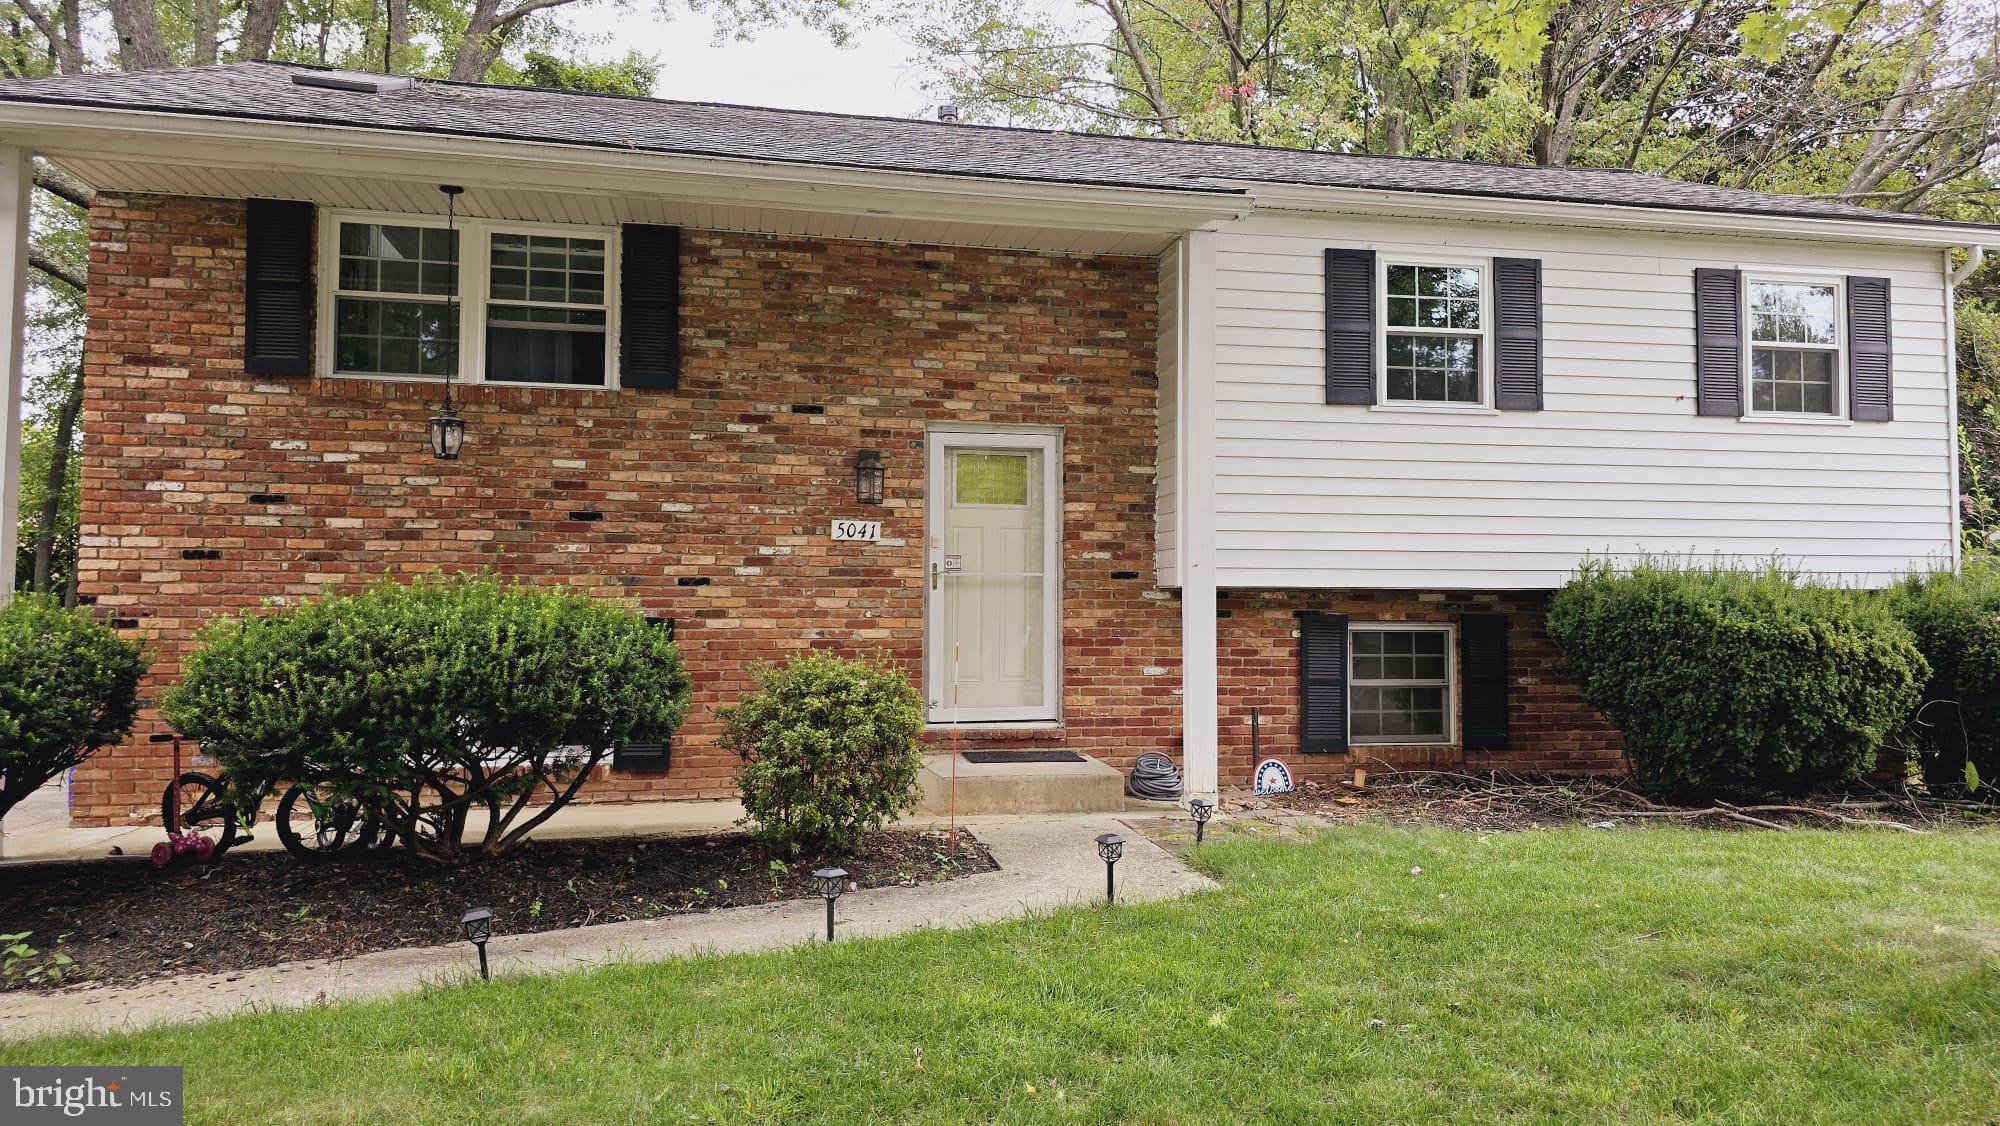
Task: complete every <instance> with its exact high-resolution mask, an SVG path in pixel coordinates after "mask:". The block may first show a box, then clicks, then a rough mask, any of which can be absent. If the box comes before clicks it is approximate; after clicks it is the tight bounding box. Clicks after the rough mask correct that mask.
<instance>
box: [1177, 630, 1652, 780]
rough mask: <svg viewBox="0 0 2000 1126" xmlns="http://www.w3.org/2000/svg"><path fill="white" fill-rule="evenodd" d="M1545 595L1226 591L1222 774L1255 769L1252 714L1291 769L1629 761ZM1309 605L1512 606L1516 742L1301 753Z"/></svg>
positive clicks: (1270, 748) (1220, 672)
mask: <svg viewBox="0 0 2000 1126" xmlns="http://www.w3.org/2000/svg"><path fill="white" fill-rule="evenodd" d="M1547 603H1548V597H1547V595H1545V594H1536V593H1529V594H1511V593H1510V594H1482V593H1475V592H1466V591H1457V592H1446V593H1431V594H1423V593H1415V592H1395V591H1315V592H1296V591H1276V592H1271V591H1260V592H1256V593H1237V592H1228V593H1225V594H1223V596H1222V597H1221V599H1220V607H1219V610H1218V613H1220V614H1221V615H1222V618H1221V620H1220V621H1218V622H1217V623H1216V633H1217V639H1218V641H1217V645H1218V652H1217V654H1216V658H1217V659H1216V665H1217V679H1218V684H1217V692H1216V696H1217V699H1219V700H1220V701H1221V712H1222V714H1221V734H1220V755H1219V759H1220V769H1221V777H1222V784H1223V786H1224V787H1229V786H1247V785H1249V783H1250V773H1251V771H1252V770H1254V769H1255V766H1256V761H1257V760H1256V756H1255V755H1253V753H1252V750H1251V735H1250V731H1251V723H1250V718H1251V716H1250V713H1251V712H1252V711H1253V710H1254V711H1255V712H1256V713H1257V729H1258V743H1259V745H1260V747H1261V753H1262V756H1263V757H1265V758H1276V759H1280V760H1282V761H1283V762H1284V763H1285V764H1286V766H1288V767H1289V768H1290V769H1291V771H1292V777H1293V778H1294V779H1296V780H1300V781H1303V780H1305V779H1308V778H1314V779H1330V778H1345V777H1347V776H1348V774H1349V773H1350V772H1351V771H1352V770H1353V768H1354V767H1356V766H1364V767H1370V768H1373V769H1381V768H1384V767H1389V766H1397V767H1415V768H1428V767H1437V768H1441V769H1452V770H1505V771H1512V772H1516V773H1523V774H1531V773H1549V774H1577V773H1586V772H1596V771H1608V770H1618V769H1622V766H1623V763H1622V760H1621V759H1620V757H1619V753H1618V747H1619V742H1618V732H1617V731H1616V730H1615V729H1614V728H1612V727H1611V725H1610V724H1608V723H1607V722H1605V720H1604V718H1603V717H1602V716H1600V715H1598V714H1597V711H1596V709H1594V708H1592V707H1591V706H1590V705H1589V704H1588V703H1586V702H1584V699H1583V697H1582V695H1581V694H1580V693H1579V692H1578V690H1577V688H1576V686H1575V685H1574V684H1573V683H1571V682H1570V681H1569V680H1568V679H1566V678H1565V677H1564V676H1563V675H1562V672H1561V668H1560V662H1559V658H1558V656H1557V654H1556V649H1555V643H1554V642H1552V641H1550V640H1549V636H1548V633H1547V632H1546V630H1545V628H1544V625H1543V617H1544V612H1545V610H1546V608H1547ZM1302 611H1317V612H1320V613H1328V614H1346V615H1348V616H1349V618H1350V619H1351V620H1352V621H1354V622H1361V621H1410V622H1449V621H1452V620H1454V619H1455V618H1456V617H1457V616H1458V615H1459V614H1469V613H1480V614H1492V613H1504V614H1507V615H1508V616H1509V622H1508V628H1509V637H1508V654H1507V656H1508V676H1509V692H1508V709H1509V716H1508V727H1509V731H1508V734H1509V746H1508V749H1507V750H1505V751H1497V752H1493V753H1490V754H1463V753H1461V752H1460V751H1459V750H1458V748H1456V747H1382V746H1366V747H1364V746H1356V747H1352V748H1350V749H1349V753H1348V754H1344V755H1325V754H1317V755H1305V754H1301V753H1300V752H1299V734H1298V720H1299V640H1298V621H1297V618H1296V615H1297V614H1299V613H1300V612H1302Z"/></svg>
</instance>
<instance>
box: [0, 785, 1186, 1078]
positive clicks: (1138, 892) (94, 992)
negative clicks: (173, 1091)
mask: <svg viewBox="0 0 2000 1126" xmlns="http://www.w3.org/2000/svg"><path fill="white" fill-rule="evenodd" d="M689 804H693V803H689ZM702 804H707V803H702ZM582 808H583V809H585V810H587V809H589V808H590V807H582ZM618 808H624V809H630V808H631V807H618ZM656 808H657V807H656ZM908 824H909V823H906V827H907V826H908ZM960 824H961V825H964V826H965V827H966V828H969V829H971V830H972V832H973V833H974V834H975V835H976V836H977V837H978V838H979V839H980V840H981V841H983V842H985V844H986V845H987V847H988V848H990V849H992V850H993V857H994V859H995V860H997V861H999V863H1000V869H1001V870H1000V871H998V872H989V873H985V874H982V875H977V876H967V877H964V878H961V879H956V880H949V881H946V882H943V883H934V884H922V885H919V886H917V887H907V888H905V887H896V888H880V889H874V890H869V891H860V892H849V893H848V894H847V895H845V896H843V897H842V898H841V900H840V905H839V912H838V923H837V926H836V933H837V934H838V935H839V936H840V937H841V938H842V939H850V938H863V937H868V936H872V935H884V934H894V933H896V932H898V931H906V930H912V929H915V928H918V927H962V926H970V925H973V924H977V923H986V922H993V921H995V920H999V919H1005V918H1010V917H1012V916H1016V915H1023V914H1028V913H1030V912H1038V911H1049V910H1053V909H1055V908H1058V907H1064V906H1068V905H1070V904H1074V903H1083V902H1089V901H1092V900H1095V899H1098V898H1100V897H1102V896H1103V894H1104V864H1103V862H1102V861H1100V860H1099V859H1098V858H1097V851H1096V847H1095V845H1094V844H1093V843H1092V838H1094V837H1095V836H1097V835H1098V834H1099V833H1104V832H1118V833H1122V834H1123V835H1124V836H1125V837H1126V838H1127V841H1128V843H1127V844H1126V846H1125V858H1124V860H1122V861H1121V862H1120V863H1119V865H1118V876H1119V880H1118V884H1119V898H1120V899H1121V900H1147V899H1163V898H1170V897H1173V896H1179V895H1185V894H1187V893H1189V892H1192V891H1198V890H1201V889H1203V888H1208V887H1213V886H1214V885H1213V883H1212V882H1211V881H1210V880H1209V879H1208V878H1207V877H1205V876H1202V875H1199V874H1197V873H1195V872H1192V871H1190V870H1189V869H1188V868H1187V867H1186V866H1184V865H1183V864H1182V863H1181V862H1180V861H1179V860H1178V859H1176V858H1175V857H1174V856H1172V855H1170V854H1169V853H1168V852H1167V851H1166V850H1164V849H1162V848H1160V847H1159V846H1158V845H1156V844H1154V843H1153V842H1152V841H1151V840H1148V839H1147V838H1146V837H1145V836H1144V835H1142V834H1141V833H1140V832H1139V831H1137V830H1135V829H1134V828H1133V827H1132V825H1131V824H1130V823H1128V822H1127V821H1125V820H1123V819H1121V818H1120V817H1118V816H1117V815H1115V814H1075V815H1067V816H1011V817H978V818H964V819H961V821H960ZM538 835H539V834H538ZM499 922H500V923H501V924H502V926H501V929H504V924H505V920H499ZM825 926H826V908H825V905H824V904H823V903H822V902H821V901H819V900H798V901H792V902H787V903H775V904H770V905H760V906H755V907H732V908H728V909H725V910H721V911H714V912H710V913H708V914H705V915H676V916H670V917H668V918H664V919H647V920H640V921H634V922H627V923H609V924H605V925H603V926H595V927H581V928H576V929H572V930H561V931H545V932H542V933H539V934H524V935H506V934H501V935H499V936H498V937H496V938H495V939H494V940H493V942H492V943H491V944H490V945H489V946H488V947H487V953H488V956H489V957H490V958H491V959H492V962H493V969H494V972H495V973H498V974H506V973H559V972H561V971H564V970H571V969H577V968H580V967H586V966H600V965H605V964H608V963H613V962H624V961H636V962H657V961H664V960H668V959H672V958H680V957H686V956H689V955H696V954H705V953H729V952H734V951H743V950H766V949H771V948H774V947H782V946H793V945H799V944H804V943H810V942H814V941H820V940H822V939H823V936H824V934H825ZM477 972H478V971H477V963H476V962H475V960H474V957H473V952H472V948H471V947H469V946H466V945H457V946H448V947H421V948H415V949H408V950H388V951H383V952H381V953H378V954H364V955H361V956H359V957H355V958H348V959H344V960H341V961H335V962H328V961H311V962H290V963H287V964H285V965H280V966H272V967H270V968H268V969H261V970H247V971H243V972H241V973H231V974H202V975H195V976H189V977H181V978H175V979H172V980H166V981H159V982H151V983H147V984H143V985H134V986H126V987H116V986H114V987H105V988H97V989H86V990H78V991H75V992H70V993H57V994H38V993H6V994H0V1040H20V1039H25V1038H28V1037H32V1036H40V1035H45V1034H50V1033H55V1032H63V1031H88V1032H106V1031H114V1030H120V1029H132V1028H141V1027H145V1026H147V1025H154V1024H164V1023H172V1022H179V1021H191V1020H200V1019H205V1018H209V1017H221V1016H228V1015H230V1014H234V1013H241V1012H244V1011H246V1010H251V1009H270V1008H302V1007H307V1006H312V1005H321V1004H328V1003H331V1002H335V1001H350V1000H356V999H360V998H366V997H380V996H385V995H388V994H394V993H402V992H408V991H410V990H414V989H417V988H420V987H421V986H423V985H425V984H426V983H431V982H449V981H463V980H465V979H466V978H467V977H468V976H469V975H473V974H476V973H477Z"/></svg>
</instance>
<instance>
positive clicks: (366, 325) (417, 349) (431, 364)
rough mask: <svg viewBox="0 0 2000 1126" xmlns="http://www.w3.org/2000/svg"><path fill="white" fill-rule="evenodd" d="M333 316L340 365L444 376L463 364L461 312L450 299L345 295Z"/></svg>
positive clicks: (336, 358)
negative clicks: (460, 353) (442, 301)
mask: <svg viewBox="0 0 2000 1126" xmlns="http://www.w3.org/2000/svg"><path fill="white" fill-rule="evenodd" d="M334 322H335V327H334V358H333V366H334V369H335V370H336V371H351V372H361V373H364V374H369V375H416V376H435V377H438V378H442V377H443V376H444V375H445V374H446V373H448V372H453V371H456V370H458V315H457V311H456V310H455V309H453V308H452V307H451V306H450V305H441V304H438V303H437V302H435V301H396V300H384V299H377V298H368V297H341V298H339V299H338V300H337V301H336V302H335V303H334Z"/></svg>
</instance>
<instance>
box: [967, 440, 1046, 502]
mask: <svg viewBox="0 0 2000 1126" xmlns="http://www.w3.org/2000/svg"><path fill="white" fill-rule="evenodd" d="M951 467H952V496H953V499H954V500H955V501H956V503H958V504H1010V505H1025V504H1027V503H1028V455H1027V454H1010V453H993V452H975V451H972V450H961V451H959V452H957V453H955V454H953V455H952V459H951Z"/></svg>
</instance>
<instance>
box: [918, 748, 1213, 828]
mask: <svg viewBox="0 0 2000 1126" xmlns="http://www.w3.org/2000/svg"><path fill="white" fill-rule="evenodd" d="M952 759H953V756H952V755H948V754H945V755H927V756H925V758H924V770H923V774H922V775H921V779H922V782H923V787H924V796H923V800H922V801H921V802H920V803H919V804H918V806H917V812H918V813H920V814H928V815H931V816H943V815H946V814H948V813H950V812H951V811H952V789H953V784H952V773H953V764H952ZM957 775H958V782H957V790H958V804H957V809H958V815H959V816H960V817H971V816H975V815H978V814H983V813H1119V812H1123V811H1125V810H1128V809H1129V810H1141V809H1172V808H1174V803H1173V802H1153V801H1140V800H1138V799H1136V798H1128V797H1126V796H1125V775H1124V774H1122V773H1120V772H1119V771H1118V770H1116V769H1114V768H1113V767H1111V766H1108V765H1106V764H1104V763H1102V762H1099V761H1097V760H1096V759H1094V758H1091V757H1089V756H1088V755H1085V756H1084V759H1083V761H1082V762H968V761H967V760H966V759H965V758H964V757H963V756H959V757H958V762H957Z"/></svg>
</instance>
